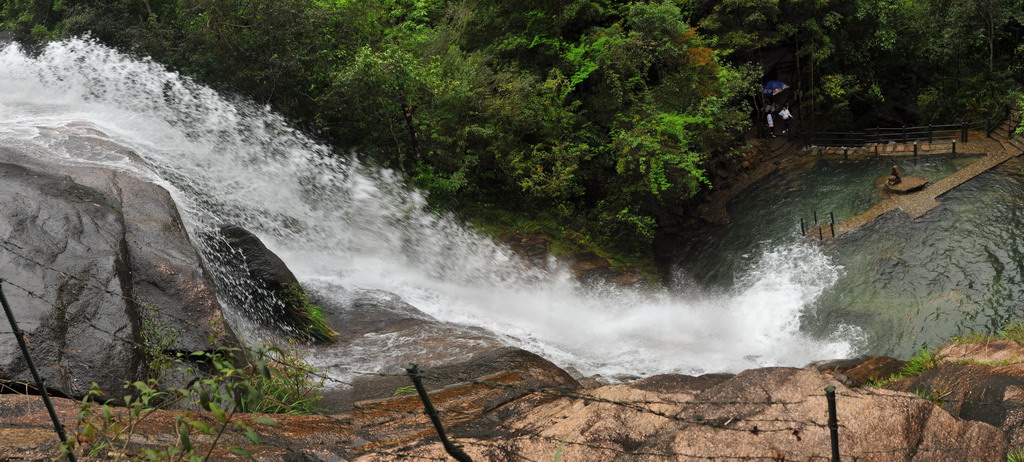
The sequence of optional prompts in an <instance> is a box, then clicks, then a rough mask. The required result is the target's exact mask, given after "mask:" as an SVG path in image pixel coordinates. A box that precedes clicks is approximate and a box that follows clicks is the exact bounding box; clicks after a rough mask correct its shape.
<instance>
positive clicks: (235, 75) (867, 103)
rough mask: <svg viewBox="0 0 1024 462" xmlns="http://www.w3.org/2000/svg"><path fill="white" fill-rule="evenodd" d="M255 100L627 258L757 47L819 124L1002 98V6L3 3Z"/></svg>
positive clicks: (758, 71) (423, 0)
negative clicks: (783, 69) (781, 66)
mask: <svg viewBox="0 0 1024 462" xmlns="http://www.w3.org/2000/svg"><path fill="white" fill-rule="evenodd" d="M0 5H2V10H0V15H2V17H3V21H4V22H5V24H6V27H7V28H9V29H10V30H12V31H13V32H14V33H15V35H16V36H17V37H19V38H21V39H23V40H24V41H26V42H28V43H35V44H39V43H43V42H45V41H46V40H50V39H58V38H61V37H66V36H72V35H81V34H86V33H88V34H90V35H91V36H92V37H93V38H95V39H96V40H99V41H101V42H103V43H106V44H109V45H112V46H115V47H118V48H120V49H123V50H128V51H131V52H134V53H137V54H139V55H148V56H152V57H153V59H155V60H156V61H159V62H162V63H165V64H167V65H169V66H171V67H172V68H173V69H176V70H178V71H180V72H182V73H183V74H186V75H189V76H192V77H194V78H196V79H197V80H199V81H201V82H203V83H205V84H208V85H211V86H213V87H215V88H218V89H220V90H224V91H228V92H231V93H235V94H238V95H241V96H243V97H246V98H250V99H253V100H255V101H256V102H258V103H261V104H264V103H265V104H268V105H270V106H272V107H273V108H274V109H276V110H277V111H280V112H281V113H282V114H284V115H285V116H286V117H288V118H289V119H290V120H291V121H292V122H293V123H294V124H296V126H298V127H300V128H303V129H305V130H308V131H309V132H311V133H314V134H315V135H316V136H318V137H320V138H321V139H323V140H325V141H326V142H328V143H330V144H331V145H332V146H334V147H335V148H336V150H337V152H339V153H345V154H346V155H347V153H348V152H354V153H356V154H357V155H358V156H360V157H361V158H363V159H364V160H366V161H368V162H372V163H376V164H379V165H382V166H386V167H390V168H393V169H395V170H399V171H401V172H403V173H404V174H405V175H406V176H407V178H408V179H409V181H410V182H412V183H413V184H415V185H416V186H417V187H419V188H422V189H424V190H426V191H428V192H429V195H430V196H429V197H430V199H431V201H432V204H433V205H434V206H436V207H438V208H439V209H448V210H452V211H454V212H456V213H459V214H461V215H463V216H464V217H465V218H467V219H469V220H472V221H475V222H477V223H478V224H481V225H483V226H484V227H487V228H490V229H492V230H493V229H498V230H501V232H505V233H509V232H517V231H528V232H538V233H544V234H549V235H552V236H554V237H555V238H556V240H557V241H558V242H562V243H569V245H570V246H574V248H575V249H576V250H579V249H600V251H601V252H603V253H604V254H606V255H608V256H610V257H612V258H613V260H616V261H619V262H622V261H630V260H633V261H644V260H649V257H650V255H651V252H652V246H651V243H652V242H653V240H654V239H655V238H656V236H658V234H659V233H662V232H664V231H665V230H666V229H670V228H673V227H677V226H678V225H679V224H680V223H682V220H683V219H684V217H685V216H686V210H687V209H688V207H690V206H692V204H693V202H694V198H695V197H698V196H699V195H700V194H701V193H702V191H707V190H709V189H710V188H714V186H715V185H714V183H713V181H712V180H713V178H711V176H710V175H709V174H708V165H709V163H710V162H713V161H714V160H716V159H721V158H723V157H728V156H742V155H744V152H745V145H746V143H747V140H746V139H745V134H746V133H747V131H748V129H749V128H750V126H751V124H752V123H753V121H754V108H753V104H752V103H753V97H754V95H755V94H756V93H757V92H758V91H759V90H760V89H761V86H762V84H763V83H764V81H765V80H766V78H767V77H768V74H767V73H768V72H769V71H770V66H771V65H772V61H771V58H770V57H771V56H778V55H780V54H784V55H787V56H791V57H792V58H793V59H795V61H796V63H797V67H796V71H795V75H796V77H797V80H798V81H799V82H790V83H791V84H793V85H794V90H793V91H797V90H798V91H799V92H800V97H801V99H800V100H801V101H802V102H803V107H802V108H801V112H802V115H809V114H811V111H812V110H813V116H814V121H815V125H816V126H817V127H820V128H821V129H835V130H846V129H850V130H852V129H857V128H861V127H874V126H883V127H884V126H899V125H901V124H906V125H912V124H927V123H932V122H936V123H938V122H945V123H949V122H952V121H960V120H976V119H980V118H983V117H985V116H988V115H989V114H992V113H993V112H994V111H996V110H997V109H999V108H1000V107H1003V106H1005V105H1007V104H1008V103H1011V104H1012V102H1013V101H1018V100H1020V98H1021V96H1020V93H1019V89H1020V88H1021V84H1022V81H1024V25H1022V24H1024V0H922V1H905V0H877V1H876V0H871V1H868V0H855V1H840V0H782V1H778V0H724V1H707V0H664V1H656V0H655V1H610V0H553V1H552V0H545V1H536V0H523V1H516V2H507V1H497V0H461V1H441V0H6V1H3V2H0Z"/></svg>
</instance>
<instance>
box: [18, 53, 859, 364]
mask: <svg viewBox="0 0 1024 462" xmlns="http://www.w3.org/2000/svg"><path fill="white" fill-rule="evenodd" d="M0 114H2V115H0V140H2V142H3V143H5V144H7V145H11V146H17V147H19V148H20V149H23V150H28V151H31V152H33V153H35V155H40V156H51V157H58V158H60V159H61V160H62V161H63V162H68V163H72V164H78V163H81V164H100V165H104V166H108V167H114V168H120V169H123V170H125V171H129V172H131V173H133V174H135V175H138V176H140V177H143V178H146V179H149V180H152V181H155V182H157V183H159V184H161V185H163V186H165V187H166V188H167V189H168V190H169V191H171V193H172V195H173V197H174V199H175V201H176V202H177V204H178V206H179V208H180V209H181V211H182V214H183V218H184V219H185V221H186V225H187V227H188V229H189V232H190V233H191V234H192V236H193V240H194V241H196V240H197V239H195V236H196V235H197V234H199V233H202V232H204V231H207V230H210V229H212V228H213V227H214V226H216V225H217V224H220V223H225V222H228V223H235V224H239V225H241V226H244V227H246V228H248V229H250V230H252V231H253V232H255V233H256V234H257V235H259V236H260V237H261V239H263V241H264V242H265V243H266V244H267V246H268V247H269V248H270V249H271V250H273V251H274V252H276V253H277V254H278V255H280V256H281V257H282V259H283V260H284V261H285V262H286V263H287V264H288V265H289V266H290V267H291V269H292V270H293V271H294V272H295V274H296V275H297V276H298V277H299V279H300V280H301V281H302V282H303V283H305V284H311V285H318V284H320V285H323V284H327V285H328V286H330V285H334V286H343V287H346V288H367V289H381V290H386V291H390V292H393V293H395V294H398V295H399V296H401V297H403V298H404V299H405V300H406V301H408V302H409V303H411V304H412V305H414V306H416V307H417V308H419V309H420V310H422V311H424V312H426V313H428V314H430V315H432V316H434V317H436V318H438V319H440V320H442V321H446V322H450V323H458V324H463V325H468V326H478V327H483V328H486V329H488V330H490V331H492V332H494V333H495V335H496V336H497V337H498V338H499V339H500V340H501V341H503V342H506V343H508V344H511V345H514V346H519V347H522V348H525V349H528V350H531V351H534V352H536V353H538V354H540V355H542V356H544V357H547V358H548V359H551V360H552V361H554V362H555V363H557V364H559V365H561V366H572V367H575V368H577V369H578V370H580V371H581V372H583V373H585V374H596V373H600V374H605V375H650V374H657V373H667V372H683V373H702V372H718V371H738V370H742V369H745V368H750V367H757V366H768V365H794V366H802V365H804V364H805V363H807V362H809V361H812V360H815V359H822V358H833V357H844V356H848V355H851V354H853V353H854V350H855V349H856V348H855V345H856V342H857V339H858V337H859V336H860V335H861V334H860V333H859V331H857V329H855V328H850V327H839V328H837V329H836V332H835V333H834V334H833V335H832V336H830V337H828V338H811V337H809V336H808V335H806V334H804V333H802V332H801V330H800V317H801V316H802V315H806V314H807V313H808V310H811V309H812V307H813V303H814V301H815V300H816V299H817V298H818V297H819V295H820V294H821V293H822V292H823V291H824V290H826V289H827V288H829V287H831V286H832V285H834V284H835V283H836V281H837V280H838V278H839V275H840V271H841V268H839V267H838V266H837V265H836V264H835V263H833V262H832V261H831V260H830V259H829V257H828V256H826V255H825V254H823V253H822V252H821V251H820V250H819V249H818V248H817V247H815V246H812V245H808V244H803V243H797V242H793V243H790V244H785V245H781V246H779V247H776V248H775V249H773V250H770V251H767V252H765V253H764V254H763V255H761V256H760V258H758V259H756V260H757V261H756V263H755V264H753V265H752V266H751V267H749V268H748V269H747V270H746V271H745V272H744V274H743V275H741V277H738V281H739V282H738V283H737V284H736V286H735V287H733V288H731V289H729V290H727V291H725V292H721V291H712V290H709V289H703V288H701V287H696V286H693V285H689V286H687V285H682V286H681V287H680V288H677V289H673V290H667V289H666V290H660V291H651V290H634V289H624V288H619V287H611V286H600V285H598V286H582V285H580V284H579V283H577V282H576V281H575V280H574V279H573V278H572V277H571V276H570V275H569V273H568V272H567V271H565V270H564V269H557V268H556V269H553V270H551V271H548V272H542V271H540V270H537V269H530V268H528V267H527V266H526V265H524V264H523V263H522V262H521V261H520V260H519V259H518V258H517V257H516V256H515V255H513V254H512V253H511V252H510V251H509V250H508V249H506V248H504V247H502V246H499V245H496V244H494V243H493V242H491V241H490V240H489V239H487V238H485V237H482V236H481V235H479V234H477V233H476V232H474V231H472V230H470V229H468V228H466V227H465V226H464V225H462V224H461V223H459V222H458V221H457V220H455V219H453V218H452V217H450V216H447V215H444V214H437V213H434V212H431V211H430V210H429V209H428V207H427V206H426V200H425V198H424V196H423V195H422V194H421V193H419V192H417V191H415V190H411V189H409V188H408V187H406V186H404V185H403V181H402V178H401V176H400V175H399V174H397V173H395V172H392V171H389V170H385V169H379V168H376V167H373V166H370V165H365V164H363V163H361V162H359V161H358V160H356V159H355V157H354V156H351V155H349V153H332V152H331V150H330V149H329V148H328V147H326V146H324V145H322V144H318V143H317V142H315V141H314V140H313V139H311V138H310V137H308V136H306V135H304V134H303V133H301V132H299V131H297V130H295V129H293V128H291V127H289V126H288V124H287V123H286V121H285V120H284V119H283V118H282V117H281V116H279V115H277V114H274V113H273V112H272V111H271V110H270V109H269V108H267V107H261V106H259V105H256V104H253V103H251V102H246V101H240V100H238V99H237V98H230V97H226V96H223V95H219V94H217V93H216V92H214V91H213V90H211V89H209V88H206V87H204V86H202V85H200V84H198V83H195V82H193V81H192V80H190V79H188V78H185V77H182V76H180V75H178V74H177V73H175V72H172V71H169V70H168V69H167V68H165V67H164V66H162V65H160V64H158V63H155V62H153V61H151V60H148V59H134V58H132V57H129V56H127V55H125V54H122V53H119V52H117V51H115V50H112V49H110V48H107V47H104V46H102V45H99V44H97V43H95V42H92V41H89V40H84V39H73V40H67V41H63V42H57V43H52V44H50V45H48V46H47V47H46V48H45V50H43V51H42V52H41V53H40V54H38V55H29V54H26V53H25V52H23V51H22V50H21V49H19V48H18V47H17V46H15V45H12V46H9V47H7V48H6V49H4V50H3V51H2V52H0ZM125 148H127V149H125ZM127 150H130V151H131V152H134V153H137V154H138V156H140V157H141V158H143V159H144V160H145V162H138V161H136V160H135V159H133V156H132V155H129V154H126V151H127ZM234 319H235V320H234V321H233V324H237V323H242V319H244V316H236V317H235V318H234ZM233 327H234V328H235V329H236V330H241V331H243V332H244V331H251V330H255V329H258V328H257V327H256V326H247V325H233ZM409 341H413V340H409ZM338 348H344V346H343V345H342V346H339V347H338ZM341 356H344V355H341Z"/></svg>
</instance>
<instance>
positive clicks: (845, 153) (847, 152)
mask: <svg viewBox="0 0 1024 462" xmlns="http://www.w3.org/2000/svg"><path fill="white" fill-rule="evenodd" d="M849 158H850V148H848V147H846V146H843V159H849Z"/></svg>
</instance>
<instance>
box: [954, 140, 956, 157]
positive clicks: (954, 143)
mask: <svg viewBox="0 0 1024 462" xmlns="http://www.w3.org/2000/svg"><path fill="white" fill-rule="evenodd" d="M953 155H954V156H955V155H956V140H953Z"/></svg>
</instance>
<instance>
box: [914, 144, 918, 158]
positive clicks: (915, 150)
mask: <svg viewBox="0 0 1024 462" xmlns="http://www.w3.org/2000/svg"><path fill="white" fill-rule="evenodd" d="M914 157H917V141H915V142H914Z"/></svg>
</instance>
